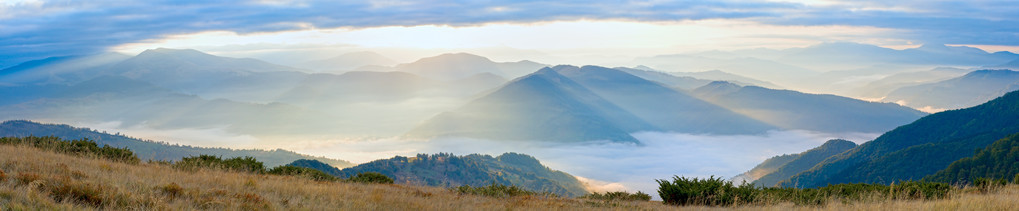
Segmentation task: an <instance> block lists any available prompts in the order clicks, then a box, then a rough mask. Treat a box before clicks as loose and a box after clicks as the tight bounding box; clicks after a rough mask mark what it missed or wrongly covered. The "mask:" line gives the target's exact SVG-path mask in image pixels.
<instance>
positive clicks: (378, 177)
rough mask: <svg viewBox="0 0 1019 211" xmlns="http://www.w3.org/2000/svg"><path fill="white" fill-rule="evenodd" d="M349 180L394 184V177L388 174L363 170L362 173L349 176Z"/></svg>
mask: <svg viewBox="0 0 1019 211" xmlns="http://www.w3.org/2000/svg"><path fill="white" fill-rule="evenodd" d="M347 181H349V182H359V183H377V184H393V182H394V181H393V178H389V177H388V176H386V175H384V174H381V173H378V172H362V173H358V174H357V175H354V176H351V177H350V178H347Z"/></svg>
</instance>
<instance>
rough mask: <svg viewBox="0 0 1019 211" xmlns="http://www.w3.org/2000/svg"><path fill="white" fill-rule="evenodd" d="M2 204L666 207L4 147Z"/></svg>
mask: <svg viewBox="0 0 1019 211" xmlns="http://www.w3.org/2000/svg"><path fill="white" fill-rule="evenodd" d="M0 171H2V172H3V173H2V174H0V175H3V176H0V208H3V209H7V208H12V209H14V210H38V209H41V210H68V209H73V210H81V209H114V210H123V209H142V210H153V209H156V210H193V209H211V210H252V209H254V210H294V209H296V210H470V209H480V210H506V209H525V210H534V209H598V208H611V209H626V210H634V209H637V210H648V209H656V210H660V209H669V208H670V207H668V206H666V205H663V204H661V203H656V202H613V203H611V204H605V203H600V202H599V203H594V202H591V203H589V201H585V200H581V199H567V198H545V197H536V196H519V197H509V198H494V197H485V196H475V195H461V194H457V193H455V192H453V191H450V190H448V189H444V188H433V187H423V186H407V185H380V184H359V183H342V182H316V181H312V180H309V179H305V178H302V177H291V176H276V175H256V174H247V173H238V172H226V171H219V170H206V169H201V170H198V171H195V172H188V171H181V170H177V169H174V168H172V167H170V166H167V165H160V164H154V163H145V162H142V163H140V164H127V163H122V162H113V161H109V160H103V159H94V158H81V157H76V156H71V155H65V154H58V153H53V152H46V151H41V150H39V149H36V148H32V147H26V146H7V145H3V146H0Z"/></svg>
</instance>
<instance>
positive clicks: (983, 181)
mask: <svg viewBox="0 0 1019 211" xmlns="http://www.w3.org/2000/svg"><path fill="white" fill-rule="evenodd" d="M1006 184H1008V181H1007V180H1005V179H989V178H976V179H974V180H973V184H972V187H973V188H976V189H977V190H978V191H980V192H981V193H987V192H989V191H992V190H997V189H998V188H1001V187H1005V185H1006Z"/></svg>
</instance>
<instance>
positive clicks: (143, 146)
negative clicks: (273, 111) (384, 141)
mask: <svg viewBox="0 0 1019 211" xmlns="http://www.w3.org/2000/svg"><path fill="white" fill-rule="evenodd" d="M25 136H55V137H59V138H61V139H66V140H73V139H82V138H88V139H89V140H92V141H95V142H96V143H98V144H99V145H104V144H105V145H110V146H112V147H120V148H128V149H130V150H131V151H132V152H134V153H135V155H136V156H138V158H141V159H142V160H149V159H151V160H164V161H177V160H180V159H181V158H183V157H188V156H198V155H216V156H223V157H242V156H251V157H254V158H255V159H257V160H259V161H262V162H264V163H265V164H266V165H267V166H279V165H285V164H287V163H290V162H293V161H294V160H299V159H312V160H316V161H318V162H324V163H328V164H329V165H331V166H337V167H347V166H353V164H352V163H350V162H348V161H344V160H336V159H329V158H324V157H312V156H309V155H303V154H297V153H295V152H291V151H286V150H282V149H275V150H252V149H246V150H236V149H227V148H205V147H193V146H187V145H171V144H169V143H165V142H155V141H148V140H141V139H137V138H131V137H128V136H125V135H120V134H119V133H118V134H116V135H113V134H109V133H105V132H98V131H95V130H92V129H89V128H76V127H72V126H69V125H58V124H42V123H37V122H32V121H25V120H11V121H4V122H3V123H0V137H25Z"/></svg>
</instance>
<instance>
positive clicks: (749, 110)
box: [692, 81, 926, 133]
mask: <svg viewBox="0 0 1019 211" xmlns="http://www.w3.org/2000/svg"><path fill="white" fill-rule="evenodd" d="M692 93H693V94H695V95H696V96H698V97H700V98H701V99H704V100H706V101H708V102H711V103H713V104H715V105H719V106H722V107H724V108H727V109H730V110H732V111H735V112H737V113H740V114H743V115H746V116H748V117H751V118H754V119H757V120H760V121H762V122H765V123H768V124H770V125H774V126H776V127H778V128H782V129H800V130H812V131H822V132H869V133H881V132H885V131H888V130H891V129H893V128H895V127H898V126H899V125H903V124H906V123H909V122H912V121H913V120H916V119H918V118H920V117H923V116H925V115H926V113H923V112H920V111H916V110H913V109H911V108H908V107H904V106H900V105H896V104H893V103H875V102H867V101H862V100H857V99H852V98H847V97H840V96H835V95H823V94H806V93H801V92H797V91H792V90H774V89H768V88H763V87H757V86H739V85H736V84H732V83H729V82H722V81H716V82H712V83H711V84H708V85H705V86H703V87H700V88H697V89H694V90H693V91H692Z"/></svg>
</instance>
